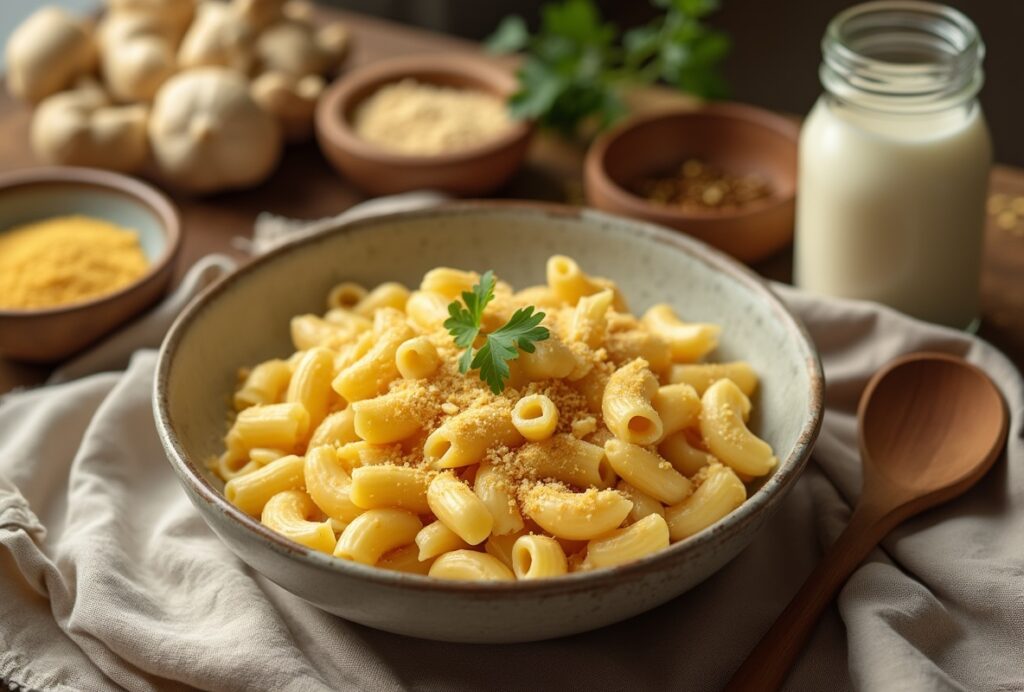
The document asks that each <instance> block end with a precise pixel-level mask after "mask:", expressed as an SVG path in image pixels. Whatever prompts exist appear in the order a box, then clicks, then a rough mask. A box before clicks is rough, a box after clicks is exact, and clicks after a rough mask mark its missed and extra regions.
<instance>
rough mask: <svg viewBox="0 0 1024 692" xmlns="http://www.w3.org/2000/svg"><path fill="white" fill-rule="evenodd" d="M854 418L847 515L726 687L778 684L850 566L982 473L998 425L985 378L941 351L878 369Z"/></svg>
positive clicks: (998, 400)
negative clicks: (860, 482) (860, 478)
mask: <svg viewBox="0 0 1024 692" xmlns="http://www.w3.org/2000/svg"><path fill="white" fill-rule="evenodd" d="M857 417H858V419H859V421H860V452H861V458H862V460H863V465H864V487H863V489H862V491H861V495H860V501H859V502H858V503H857V506H856V508H855V509H854V512H853V515H852V516H851V517H850V523H849V524H848V525H847V527H846V530H845V531H843V533H842V535H841V536H839V538H838V539H837V540H836V542H835V543H834V544H833V545H832V547H831V548H830V549H829V551H828V552H827V553H826V555H825V557H824V558H823V559H822V561H821V562H820V563H819V564H818V566H817V567H816V568H815V569H814V571H813V572H812V573H811V575H810V576H809V577H808V578H807V581H805V582H804V585H803V586H802V587H801V589H800V591H799V592H798V593H797V595H796V596H795V597H794V598H793V600H792V601H790V603H789V605H788V606H787V607H786V610H785V611H783V613H782V615H780V616H779V618H778V620H776V621H775V624H774V625H772V628H771V629H770V630H768V633H767V634H765V635H764V637H763V638H762V639H761V641H760V643H759V644H758V645H757V646H756V647H755V648H754V650H753V651H752V652H751V653H750V655H749V656H748V657H747V660H746V661H745V662H744V663H743V665H742V666H740V668H739V670H737V671H736V674H735V675H734V676H733V678H732V680H731V681H730V682H729V684H728V685H727V686H726V690H729V691H732V692H737V691H739V690H758V691H759V692H766V691H769V690H776V689H778V688H779V687H780V686H781V684H782V682H783V681H784V680H785V679H786V675H787V674H788V673H789V669H790V667H791V666H792V665H793V662H794V661H795V660H796V657H797V656H798V655H799V654H800V651H801V650H802V649H803V647H804V644H805V643H806V642H807V638H808V637H809V636H810V633H811V630H812V629H813V628H814V625H815V623H817V621H818V618H819V617H820V616H821V612H822V611H823V610H824V609H825V607H826V606H827V605H828V604H829V603H830V602H831V601H832V599H833V598H834V597H835V595H836V593H837V592H838V591H839V589H840V587H841V586H842V585H843V584H844V583H845V582H846V579H847V577H849V576H850V574H851V573H852V572H853V570H854V569H856V568H857V566H858V565H860V563H861V562H862V561H863V560H864V558H866V557H867V556H868V553H870V552H871V550H872V549H873V548H874V547H875V546H876V545H878V543H879V541H881V540H882V538H884V537H885V536H886V534H888V533H889V532H890V531H892V529H893V528H895V527H896V526H897V525H898V524H899V523H900V522H902V521H904V520H905V519H908V518H910V517H912V516H914V515H915V514H917V513H919V512H923V511H924V510H926V509H928V508H930V507H934V506H936V505H938V504H941V503H943V502H946V501H947V500H951V499H953V498H954V497H957V496H958V495H960V494H961V493H963V492H964V491H966V490H967V489H968V488H970V487H971V486H972V485H974V484H975V483H976V482H977V481H978V480H979V479H980V478H981V477H982V476H984V475H985V473H986V472H987V471H988V470H989V469H990V468H991V467H992V464H993V463H994V462H995V460H996V458H997V457H998V456H999V453H1000V452H1001V451H1002V448H1003V444H1004V443H1005V442H1006V431H1007V425H1008V421H1007V414H1006V406H1005V405H1004V403H1003V398H1002V396H1001V395H1000V394H999V390H998V389H997V388H996V386H995V385H994V384H993V383H992V380H990V379H989V377H988V376H987V375H986V374H985V373H984V372H982V371H981V370H979V369H978V368H976V367H974V366H973V365H970V364H969V363H967V362H966V361H964V360H963V359H961V358H957V357H955V356H950V355H945V354H942V353H914V354H911V355H908V356H904V357H902V358H898V359H896V360H894V361H892V362H891V363H889V364H888V365H886V366H885V367H884V368H882V369H881V370H880V371H879V372H878V373H876V374H875V376H874V377H873V378H871V381H870V382H869V383H868V386H867V389H865V390H864V394H863V396H862V397H861V400H860V406H859V407H858V410H857Z"/></svg>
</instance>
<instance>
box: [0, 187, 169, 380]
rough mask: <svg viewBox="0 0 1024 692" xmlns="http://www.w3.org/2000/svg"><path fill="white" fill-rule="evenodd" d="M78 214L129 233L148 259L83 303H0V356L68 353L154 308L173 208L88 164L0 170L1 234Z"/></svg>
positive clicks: (39, 358)
mask: <svg viewBox="0 0 1024 692" xmlns="http://www.w3.org/2000/svg"><path fill="white" fill-rule="evenodd" d="M78 215H81V216H86V217H90V218H92V219H99V220H102V221H107V222H110V223H113V224H115V225H117V226H120V227H122V228H126V229H131V230H133V231H134V232H135V233H136V234H137V235H138V241H139V246H140V248H141V250H142V253H143V255H144V256H145V258H146V261H147V263H148V266H147V268H146V270H145V272H144V273H143V274H142V275H141V276H140V277H138V278H137V279H135V280H134V281H132V282H131V283H128V284H127V285H125V286H123V287H121V288H118V289H115V290H113V291H111V292H109V293H105V294H102V295H99V296H97V297H94V298H87V299H83V300H82V301H81V302H73V303H68V304H66V305H57V306H54V307H45V308H24V309H12V308H2V307H0V355H2V356H5V357H7V358H11V359H15V360H22V361H27V362H37V363H47V362H54V361H58V360H61V359H63V358H66V357H68V356H70V355H72V354H74V353H76V352H77V351H80V350H81V349H83V348H84V347H86V346H88V345H89V344H91V343H93V342H94V341H96V340H98V339H99V338H100V337H102V336H104V335H105V334H107V333H108V332H110V331H111V330H113V329H114V328H116V327H117V326H119V325H121V324H123V323H124V322H126V321H127V320H129V319H130V318H132V317H134V316H135V315H137V314H139V313H140V312H142V311H143V310H144V309H145V308H147V307H149V306H150V305H152V304H153V303H154V302H155V301H157V300H158V299H159V298H160V297H161V296H162V295H163V294H164V293H165V292H166V290H167V288H168V286H169V285H170V281H171V277H172V274H173V270H174V262H175V259H176V258H177V255H178V251H179V249H180V245H181V232H180V221H179V218H178V212H177V210H176V209H175V207H174V205H173V204H172V203H171V202H170V200H168V199H167V197H165V196H164V195H163V194H162V193H160V192H158V191H157V190H155V189H154V188H152V187H150V186H149V185H147V184H145V183H143V182H140V181H138V180H136V179H134V178H130V177H127V176H124V175H120V174H117V173H111V172H109V171H101V170H96V169H90V168H74V167H44V168H32V169H26V170H21V171H14V172H11V173H6V174H3V175H0V236H2V234H3V233H5V232H7V231H9V230H11V229H13V228H16V227H19V226H24V225H26V224H31V223H34V222H38V221H43V220H46V219H52V218H56V217H63V216H78ZM38 269H40V270H45V268H44V267H39V268H38Z"/></svg>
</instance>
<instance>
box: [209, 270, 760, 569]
mask: <svg viewBox="0 0 1024 692" xmlns="http://www.w3.org/2000/svg"><path fill="white" fill-rule="evenodd" d="M291 334H292V341H293V343H294V346H295V348H296V352H295V353H294V354H292V355H291V356H290V357H288V358H281V359H275V360H269V361H266V362H263V363H260V364H258V365H256V366H255V367H253V368H252V369H251V370H247V371H244V372H243V373H242V377H241V385H240V387H239V389H238V391H237V392H236V393H235V398H234V401H235V409H236V411H237V415H236V417H235V420H234V422H233V424H232V425H231V427H230V430H229V431H228V434H227V437H226V439H225V444H226V451H225V452H224V453H223V454H222V455H221V456H220V457H219V458H217V459H214V460H212V461H211V468H212V469H213V470H214V472H215V473H217V474H218V475H219V476H220V477H221V479H223V480H224V481H226V485H225V488H224V493H225V496H226V497H227V499H228V500H229V501H230V502H232V503H233V504H235V505H236V506H237V507H239V508H240V509H241V510H242V511H244V512H246V513H248V514H249V515H251V516H254V517H259V518H260V519H261V521H262V522H263V523H264V524H265V525H266V526H268V527H270V528H271V529H273V530H274V531H277V532H278V533H280V534H282V535H283V536H285V537H287V538H290V539H291V540H293V541H296V542H298V543H301V544H303V545H305V546H307V547H309V548H312V549H314V550H320V551H323V552H326V553H329V554H332V555H334V556H336V557H338V558H341V559H346V560H353V561H356V562H360V563H363V564H367V565H377V566H378V567H381V568H386V569H396V570H401V571H407V572H415V573H419V574H427V575H429V576H431V577H436V578H444V579H460V580H513V579H538V578H548V577H557V576H559V575H563V574H567V573H569V572H576V571H583V570H593V569H602V568H606V567H614V566H616V565H621V564H625V563H629V562H632V561H635V560H638V559H640V558H643V557H644V556H646V555H649V554H652V553H654V552H657V551H659V550H662V549H664V548H667V547H668V546H669V544H670V543H672V542H675V541H681V540H683V539H685V538H687V537H689V536H691V535H693V534H695V533H697V532H699V531H701V530H702V529H704V528H706V527H707V526H710V525H711V524H713V523H715V522H716V521H718V520H720V519H721V518H722V517H724V516H726V515H727V514H729V513H730V512H732V511H733V510H734V509H736V508H737V507H738V506H740V505H741V504H742V503H743V502H744V501H745V500H746V497H747V491H746V488H745V486H744V480H750V479H752V478H754V477H757V476H764V475H766V474H768V473H769V472H771V470H772V469H773V468H774V467H775V466H776V464H777V463H778V462H777V460H776V458H775V456H774V454H773V452H772V450H771V448H770V447H769V445H768V444H767V443H765V442H764V441H762V440H761V439H759V438H758V437H757V436H755V435H754V433H752V432H751V431H750V430H749V429H748V428H747V425H746V421H747V419H748V417H749V415H750V410H751V402H750V398H749V397H750V396H751V394H752V393H753V391H754V389H755V388H756V387H757V375H756V374H755V373H754V371H753V369H752V368H751V367H750V366H749V365H748V364H747V363H745V362H734V363H719V364H711V363H705V362H703V361H704V358H705V357H706V356H707V355H708V354H709V353H710V352H711V351H713V350H714V349H715V347H716V346H717V343H718V334H719V327H718V326H717V325H714V324H707V323H687V322H683V321H681V320H680V319H679V318H678V316H676V314H675V313H674V312H673V310H672V308H671V307H669V306H668V305H665V304H661V305H655V306H654V307H652V308H650V309H649V310H647V311H646V312H645V313H644V314H643V316H642V317H640V318H639V319H638V318H637V317H635V316H633V315H632V314H631V313H630V312H629V310H628V308H627V307H626V304H625V300H624V299H623V297H622V295H621V294H620V293H619V291H618V289H617V287H616V286H615V284H614V283H613V282H611V281H609V280H607V279H603V278H599V277H592V276H589V275H587V274H586V273H584V272H583V271H582V270H581V269H580V267H579V266H578V265H577V264H576V262H574V261H573V260H571V259H570V258H568V257H563V256H555V257H552V258H551V259H550V260H549V261H548V265H547V283H546V284H544V285H538V286H531V287H528V288H525V289H522V290H520V291H518V292H517V291H514V290H513V289H512V287H511V286H509V285H508V284H507V283H505V282H503V281H500V280H497V279H495V277H494V275H493V273H492V272H489V271H488V272H486V273H484V274H483V275H482V276H481V275H479V274H477V273H475V272H470V271H461V270H457V269H449V268H438V269H433V270H431V271H429V272H427V274H426V275H425V276H424V277H423V281H422V282H421V284H420V286H419V288H418V289H417V290H415V291H412V292H410V291H408V290H407V289H405V288H404V287H402V286H401V285H400V284H396V283H386V284H382V285H380V286H378V287H377V288H376V289H374V290H372V291H369V292H367V291H365V290H363V289H361V288H360V287H358V286H354V285H352V284H340V285H339V286H337V287H335V289H334V290H332V291H331V292H330V294H329V297H328V309H327V311H326V312H325V313H324V314H323V315H311V314H310V315H299V316H296V317H294V318H293V319H292V322H291Z"/></svg>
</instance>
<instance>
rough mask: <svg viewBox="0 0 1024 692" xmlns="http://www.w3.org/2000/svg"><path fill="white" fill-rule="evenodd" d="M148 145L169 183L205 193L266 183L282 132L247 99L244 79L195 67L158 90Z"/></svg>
mask: <svg viewBox="0 0 1024 692" xmlns="http://www.w3.org/2000/svg"><path fill="white" fill-rule="evenodd" d="M149 143H150V148H151V150H152V152H153V158H154V161H155V163H156V165H157V168H158V170H159V172H160V173H161V175H162V177H163V178H164V179H165V180H166V181H167V182H168V183H170V184H172V185H174V186H177V187H179V188H181V189H184V190H189V191H192V192H197V193H206V192H215V191H217V190H224V189H229V188H241V187H248V186H250V185H255V184H257V183H259V182H261V181H262V180H264V179H265V178H266V177H267V176H268V175H270V173H271V172H272V171H273V170H274V167H275V166H276V165H277V161H278V158H279V157H280V153H281V132H280V128H279V127H278V125H277V123H276V122H275V120H274V118H273V117H271V116H270V115H269V114H268V113H266V112H265V111H264V110H263V109H262V108H260V107H259V105H257V104H256V102H255V101H254V100H253V99H252V97H251V96H250V95H249V83H248V81H246V79H245V77H244V76H242V75H241V74H239V73H238V72H236V71H234V70H231V69H229V68H225V67H198V68H195V69H192V70H188V71H186V72H181V73H179V74H177V75H175V76H174V77H172V78H171V79H170V80H168V81H167V83H166V84H164V86H163V87H162V88H161V89H160V92H159V93H158V94H157V96H156V101H155V102H154V104H153V111H152V113H151V115H150V119H149Z"/></svg>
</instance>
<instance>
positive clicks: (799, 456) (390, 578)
mask: <svg viewBox="0 0 1024 692" xmlns="http://www.w3.org/2000/svg"><path fill="white" fill-rule="evenodd" d="M508 214H525V215H527V216H533V217H543V218H555V219H559V220H566V219H568V220H580V221H583V222H592V223H597V224H618V225H621V224H627V225H629V226H631V232H633V233H635V234H637V235H643V236H645V237H646V238H648V239H650V240H652V241H654V242H658V243H662V244H666V245H670V246H673V247H675V248H677V249H679V250H682V251H683V252H685V253H687V254H690V255H691V256H692V257H693V258H694V259H696V260H698V261H701V262H703V263H704V264H706V265H709V266H710V267H711V268H712V269H715V270H719V271H721V272H724V273H726V274H728V275H730V276H731V277H732V278H734V279H735V280H737V281H738V282H740V283H741V284H744V285H745V286H746V287H747V289H748V290H751V291H753V292H754V293H755V294H757V295H759V296H760V297H761V298H763V299H764V300H765V301H766V302H767V304H768V307H769V309H770V311H771V312H773V313H774V314H775V316H776V317H777V318H778V319H779V320H780V321H781V322H782V323H783V325H784V327H785V328H786V330H787V331H788V332H789V333H790V334H791V335H792V336H793V337H794V339H795V342H796V344H797V346H798V348H799V350H800V352H801V353H800V356H801V359H802V361H803V363H804V366H805V369H806V373H807V376H808V379H809V383H810V392H809V398H808V408H807V411H806V412H805V414H804V415H805V416H806V419H805V421H804V424H803V426H802V428H801V430H800V433H799V435H798V437H797V441H796V443H795V444H794V446H793V449H792V450H791V451H790V453H789V454H788V455H787V456H786V458H785V459H782V460H780V462H779V465H778V467H777V469H776V471H775V472H774V473H773V474H772V475H771V476H769V477H768V479H767V480H766V481H765V482H764V483H763V484H762V486H761V487H760V488H758V490H757V491H756V492H755V493H754V494H753V495H751V496H749V497H748V498H747V500H746V501H745V502H744V503H743V504H742V505H740V507H739V508H737V509H736V510H734V511H733V512H732V513H731V514H729V515H728V516H727V517H726V518H725V519H724V520H722V521H718V522H716V523H715V524H713V525H711V526H709V527H707V528H705V529H703V530H702V531H700V532H699V533H697V534H694V535H693V536H690V537H688V538H686V539H684V540H682V541H679V542H677V543H674V544H672V545H670V546H669V547H668V548H666V549H664V550H660V551H658V552H656V553H653V554H651V555H648V556H645V557H643V558H641V559H640V560H636V561H634V562H631V563H627V564H624V565H619V566H616V567H612V568H608V569H601V570H594V571H588V572H577V573H571V574H567V575H563V576H560V577H557V578H552V579H538V580H529V581H525V580H517V581H512V582H506V581H496V582H471V581H456V580H442V579H431V578H429V577H426V576H422V575H418V574H411V573H405V572H397V571H391V570H385V569H381V568H378V567H374V566H368V565H363V564H360V563H356V562H352V561H348V560H341V559H338V558H335V557H334V556H332V555H327V554H325V553H320V552H318V551H315V550H312V549H309V548H306V547H305V546H302V545H299V544H298V543H294V542H292V541H291V540H289V539H287V538H285V537H284V536H281V535H279V534H277V533H274V532H273V531H271V530H270V529H268V528H267V527H266V526H264V525H263V524H261V523H260V522H259V520H258V519H255V518H253V517H250V516H248V515H247V514H245V513H244V512H242V511H241V510H239V509H238V508H237V507H235V506H234V505H232V504H231V503H230V502H228V501H227V499H226V498H225V497H224V495H223V493H222V492H220V491H218V490H217V489H215V488H214V487H213V485H212V484H211V483H210V482H209V481H208V480H207V479H206V478H205V476H204V475H203V473H202V472H201V471H200V469H199V467H200V466H204V467H205V465H204V464H202V462H201V461H198V460H197V463H194V462H193V461H192V460H191V459H190V458H189V456H188V455H187V454H186V452H185V450H184V448H183V447H182V445H181V442H180V441H179V440H178V438H177V436H176V435H175V434H174V431H173V429H172V426H171V421H170V406H169V401H168V381H169V375H170V371H171V369H172V362H173V360H174V354H175V351H177V349H178V347H179V345H180V343H181V341H182V339H183V337H184V335H185V333H186V332H187V331H188V329H189V327H190V326H191V325H192V323H193V322H194V321H195V320H196V319H197V317H198V316H199V315H200V314H201V313H202V312H203V310H204V308H205V307H206V306H208V305H209V304H210V303H212V302H213V301H214V300H216V299H217V297H218V296H220V295H221V294H223V293H225V292H227V291H230V290H231V289H232V287H233V286H235V285H236V284H238V283H239V282H240V281H243V280H244V279H245V277H247V276H248V275H249V274H251V273H253V272H256V271H258V270H259V269H260V268H261V267H263V266H264V265H265V264H267V263H270V262H274V261H275V260H276V259H277V258H279V257H282V256H284V255H287V254H290V253H292V252H295V251H297V250H299V249H301V248H304V247H306V246H308V245H314V244H316V243H319V242H321V241H323V240H324V239H325V238H327V237H331V236H334V235H348V234H353V233H359V232H372V230H373V228H374V227H376V226H380V225H381V224H388V223H394V222H401V221H404V220H408V219H412V220H419V219H431V218H448V217H451V216H452V215H456V216H472V215H484V216H486V215H498V216H500V215H508ZM823 396H824V375H823V372H822V367H821V361H820V359H819V358H818V354H817V350H816V349H815V347H814V345H813V342H812V341H811V339H810V336H809V335H808V333H807V331H806V329H805V328H804V326H803V324H802V323H801V322H800V321H799V319H798V318H797V317H796V316H795V315H793V313H792V312H791V311H790V310H789V309H788V308H787V307H786V306H785V304H784V303H783V302H782V300H781V299H780V298H779V297H778V296H777V295H776V294H775V293H774V292H772V291H771V289H770V288H769V287H768V285H767V284H766V282H765V281H764V280H763V279H762V278H761V277H759V276H758V275H756V274H755V273H754V272H753V271H751V270H750V269H747V268H746V267H744V266H742V265H741V264H739V263H738V262H737V261H736V260H733V259H732V258H730V257H728V256H727V255H725V254H724V253H722V252H720V251H718V250H715V249H714V248H711V247H709V246H706V245H705V244H704V243H701V242H700V241H697V240H694V239H692V238H689V237H686V236H683V235H681V234H679V233H676V232H674V231H672V230H669V229H666V228H664V227H661V226H657V225H655V224H651V223H647V222H643V221H636V220H633V219H629V218H625V217H619V216H615V215H612V214H607V213H605V212H600V211H596V210H592V209H581V208H577V207H569V206H566V205H559V204H551V203H544V202H525V201H515V200H486V201H483V200H475V201H469V202H465V201H460V202H450V203H445V204H441V205H437V206H435V207H430V208H427V209H417V210H413V211H404V212H396V213H393V214H382V215H378V216H373V217H369V218H364V219H359V220H354V221H351V222H343V223H341V224H339V223H338V222H337V221H335V220H334V219H326V220H324V221H322V222H319V223H317V224H314V225H313V226H311V228H310V230H309V232H308V233H306V234H303V235H302V236H301V237H299V238H296V239H295V240H293V241H291V242H289V243H286V244H284V245H281V246H279V247H277V248H274V249H273V250H271V251H269V252H267V253H266V254H264V255H262V256H260V257H257V258H254V259H253V260H252V261H250V262H247V263H246V264H245V265H243V266H241V267H239V268H238V269H236V270H235V271H233V272H231V273H229V274H227V275H225V276H223V277H221V278H220V279H219V280H218V281H216V282H215V283H213V284H212V285H210V286H209V287H207V288H206V289H205V290H204V291H203V292H202V293H201V294H200V295H199V296H197V297H196V298H195V299H194V300H193V301H192V302H191V303H190V304H189V305H188V306H187V307H186V308H185V309H184V310H183V311H182V312H181V313H180V314H179V315H178V317H177V318H176V319H175V320H174V323H173V324H172V325H171V328H170V330H169V331H168V333H167V336H166V337H165V339H164V341H163V344H162V345H161V348H160V353H159V356H158V360H157V365H156V373H155V377H154V384H153V415H154V418H155V422H156V428H157V433H158V435H159V437H160V441H161V443H162V444H163V447H164V450H165V452H166V456H167V457H168V460H169V462H170V464H171V466H172V467H173V468H174V471H175V473H176V474H177V476H178V478H179V480H180V481H181V482H182V484H183V486H184V487H185V490H186V493H187V494H189V495H190V496H191V499H192V500H193V502H194V503H198V502H199V501H202V502H204V503H205V504H206V505H207V506H208V507H210V508H212V509H214V510H216V513H217V514H218V515H219V516H223V517H224V518H225V520H229V521H231V522H233V523H234V524H235V525H236V528H239V529H241V530H242V531H243V532H249V533H251V535H252V537H253V538H254V539H255V540H257V541H258V542H259V543H260V544H261V545H262V546H263V547H264V548H269V549H271V550H272V551H274V552H276V553H278V554H282V555H285V556H288V557H291V558H296V559H298V560H300V561H302V562H303V563H304V564H305V565H306V566H308V567H311V568H313V569H316V570H318V571H323V572H330V573H335V574H338V575H339V576H343V577H350V578H353V577H354V578H358V579H363V580H367V581H369V582H371V583H373V584H375V585H378V586H382V587H398V588H403V589H409V590H413V591H421V592H427V593H458V594H464V595H468V596H474V595H475V596H477V597H480V598H490V597H493V596H495V595H517V594H524V593H529V594H532V595H551V594H566V593H573V592H581V591H589V590H590V589H592V588H594V587H595V586H596V585H599V584H603V585H610V584H615V583H621V582H625V581H634V580H637V579H639V578H641V577H642V576H644V575H645V574H648V573H651V572H660V571H662V570H663V569H664V568H666V567H668V566H669V565H670V564H674V563H679V562H685V561H687V560H688V559H690V558H691V557H692V556H693V554H694V553H697V552H699V551H701V550H704V551H711V552H713V551H714V547H715V546H716V545H717V544H718V543H719V537H722V538H723V539H725V538H728V537H730V536H734V535H736V534H738V533H741V532H742V531H743V528H744V526H745V525H747V524H749V523H751V522H757V521H758V513H759V512H760V511H761V510H763V509H767V508H769V507H771V506H773V505H775V504H776V503H777V502H778V501H779V500H781V499H782V497H783V496H784V495H785V493H786V491H787V490H788V488H789V486H790V485H791V484H792V483H794V482H795V481H796V479H797V478H798V477H799V475H800V473H801V472H802V471H803V469H804V467H805V466H806V464H807V462H808V460H809V458H810V455H811V449H812V447H813V445H814V442H815V439H816V438H817V435H818V432H819V430H820V428H821V420H822V415H823ZM204 518H206V517H205V516H204ZM211 528H212V527H211ZM217 533H219V531H217ZM229 547H230V544H229Z"/></svg>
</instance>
